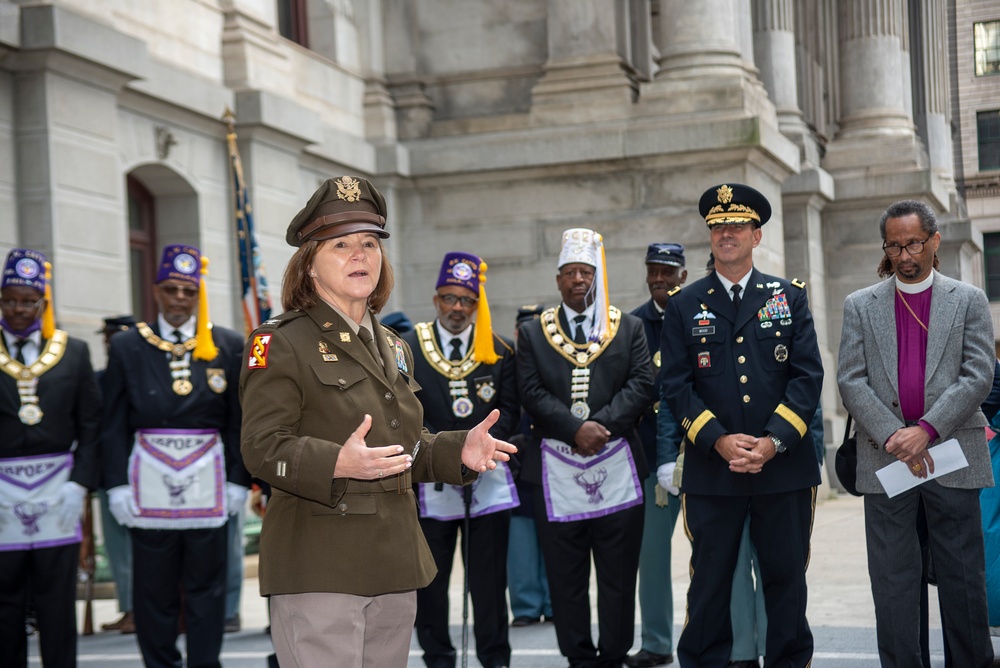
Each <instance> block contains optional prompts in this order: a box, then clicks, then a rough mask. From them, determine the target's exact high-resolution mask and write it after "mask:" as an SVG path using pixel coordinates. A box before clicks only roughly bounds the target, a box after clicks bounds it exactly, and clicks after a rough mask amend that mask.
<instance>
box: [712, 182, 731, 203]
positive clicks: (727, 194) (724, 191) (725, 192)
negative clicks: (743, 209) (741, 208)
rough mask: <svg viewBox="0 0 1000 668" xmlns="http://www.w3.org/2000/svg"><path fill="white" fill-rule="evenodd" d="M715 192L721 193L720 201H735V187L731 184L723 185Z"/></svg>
mask: <svg viewBox="0 0 1000 668" xmlns="http://www.w3.org/2000/svg"><path fill="white" fill-rule="evenodd" d="M715 192H717V193H718V194H719V201H720V202H722V203H723V204H729V203H730V202H732V201H733V189H732V188H730V187H729V186H727V185H721V186H719V189H718V190H716V191H715Z"/></svg>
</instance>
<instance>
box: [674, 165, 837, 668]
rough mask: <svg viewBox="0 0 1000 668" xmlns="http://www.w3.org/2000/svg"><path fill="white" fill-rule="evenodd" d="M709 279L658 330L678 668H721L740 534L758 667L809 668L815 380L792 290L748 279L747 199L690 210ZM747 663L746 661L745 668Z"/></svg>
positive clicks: (818, 374) (765, 210) (752, 201)
mask: <svg viewBox="0 0 1000 668" xmlns="http://www.w3.org/2000/svg"><path fill="white" fill-rule="evenodd" d="M699 210H700V212H701V215H702V216H703V217H704V218H705V220H706V222H707V223H708V226H709V230H710V234H711V246H712V253H713V255H714V256H715V271H714V272H713V273H711V274H709V275H708V276H706V277H705V278H702V279H700V280H698V281H695V282H694V283H693V284H691V285H690V286H689V287H686V288H683V289H681V288H676V289H675V290H674V294H672V295H671V298H670V300H669V301H668V302H667V308H666V312H665V314H664V318H663V335H662V343H661V345H662V347H661V352H662V356H663V357H662V359H663V370H662V378H663V396H664V399H665V400H666V401H667V404H668V405H669V407H670V411H671V413H672V414H673V415H674V417H675V418H677V420H678V421H679V422H680V424H681V429H682V431H683V432H684V435H685V443H684V445H685V450H684V475H683V478H682V484H681V490H682V492H683V493H684V523H685V527H686V529H687V532H688V535H689V536H691V570H692V578H691V586H690V589H689V590H688V623H687V624H686V625H685V627H684V632H683V633H682V634H681V637H680V641H679V642H678V644H677V654H678V656H679V659H680V664H681V666H685V667H687V666H691V667H693V666H700V667H712V668H714V667H721V666H725V665H726V664H727V663H728V662H729V659H730V652H731V649H732V626H731V623H730V616H729V615H730V608H729V606H730V596H731V589H732V582H733V571H734V569H735V567H736V561H737V552H738V548H739V545H740V537H741V535H742V533H743V525H744V522H745V520H746V518H747V516H749V517H750V537H751V540H752V541H753V544H754V546H755V547H756V549H757V554H758V557H759V559H760V570H761V578H762V580H763V586H764V591H765V607H766V609H767V617H768V626H767V641H766V646H767V653H766V656H767V661H768V664H769V665H776V666H778V665H780V666H790V667H791V666H795V667H800V668H804V667H805V666H807V665H809V662H810V660H811V657H812V652H813V641H812V634H811V632H810V631H809V625H808V623H807V622H806V572H805V571H806V564H807V561H808V556H809V532H810V527H811V523H812V513H813V508H814V502H815V487H816V486H817V485H818V484H819V482H820V469H819V463H818V461H817V459H816V448H815V447H814V446H813V443H812V436H811V434H810V432H809V421H810V420H811V419H812V416H813V414H814V413H815V411H816V406H817V404H818V403H819V397H820V389H821V387H822V384H823V367H822V363H821V360H820V356H819V349H818V347H817V344H816V332H815V330H814V328H813V320H812V315H811V314H810V312H809V305H808V300H807V298H806V291H805V284H803V283H802V282H800V281H798V280H792V281H788V280H785V279H783V278H778V277H776V276H768V275H766V274H763V273H761V272H760V271H758V270H757V269H756V268H754V266H753V249H754V248H756V247H757V245H758V244H759V243H760V241H761V236H762V232H761V226H762V225H764V224H765V223H766V222H767V221H768V219H769V218H770V216H771V206H770V204H769V203H768V201H767V199H766V198H765V197H764V196H763V195H762V194H760V193H759V192H757V191H756V190H754V189H753V188H750V187H748V186H744V185H739V184H731V185H727V184H723V185H720V186H714V187H712V188H709V189H708V190H707V191H706V192H705V193H704V194H703V195H702V197H701V200H700V202H699ZM754 663H756V662H754Z"/></svg>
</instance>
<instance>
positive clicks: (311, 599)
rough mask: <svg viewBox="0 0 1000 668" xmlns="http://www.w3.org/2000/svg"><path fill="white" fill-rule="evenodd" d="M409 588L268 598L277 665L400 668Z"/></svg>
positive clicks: (408, 622) (412, 601) (412, 595)
mask: <svg viewBox="0 0 1000 668" xmlns="http://www.w3.org/2000/svg"><path fill="white" fill-rule="evenodd" d="M416 613H417V593H416V592H415V591H409V592H403V593H399V594H381V595H379V596H354V595H352V594H332V593H311V594H281V595H275V596H271V640H272V642H273V643H274V651H275V653H276V654H277V655H278V663H279V664H280V665H281V668H314V667H315V666H338V668H406V664H407V662H408V660H409V652H410V638H411V636H412V633H413V620H414V618H415V617H416Z"/></svg>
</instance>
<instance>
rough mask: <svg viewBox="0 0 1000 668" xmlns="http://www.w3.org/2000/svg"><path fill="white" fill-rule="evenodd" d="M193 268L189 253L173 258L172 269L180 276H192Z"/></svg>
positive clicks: (192, 259) (193, 262)
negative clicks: (179, 273) (180, 274)
mask: <svg viewBox="0 0 1000 668" xmlns="http://www.w3.org/2000/svg"><path fill="white" fill-rule="evenodd" d="M195 267H196V263H195V260H194V257H193V256H192V255H191V254H189V253H178V254H177V257H175V258H174V269H176V270H177V271H179V272H181V273H182V274H193V273H194V270H195Z"/></svg>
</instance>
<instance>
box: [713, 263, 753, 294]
mask: <svg viewBox="0 0 1000 668" xmlns="http://www.w3.org/2000/svg"><path fill="white" fill-rule="evenodd" d="M752 273H753V267H750V271H748V272H747V273H745V274H743V278H741V279H740V280H738V281H736V282H735V283H733V282H732V281H730V280H729V279H728V278H726V277H725V276H723V275H722V274H720V273H719V272H718V271H716V272H715V275H716V276H718V278H719V282H720V283H722V287H724V288H725V289H726V292H728V293H730V296H732V292H733V286H734V285H739V286H740V296H742V295H745V294H746V293H747V283H749V282H750V274H752Z"/></svg>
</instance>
